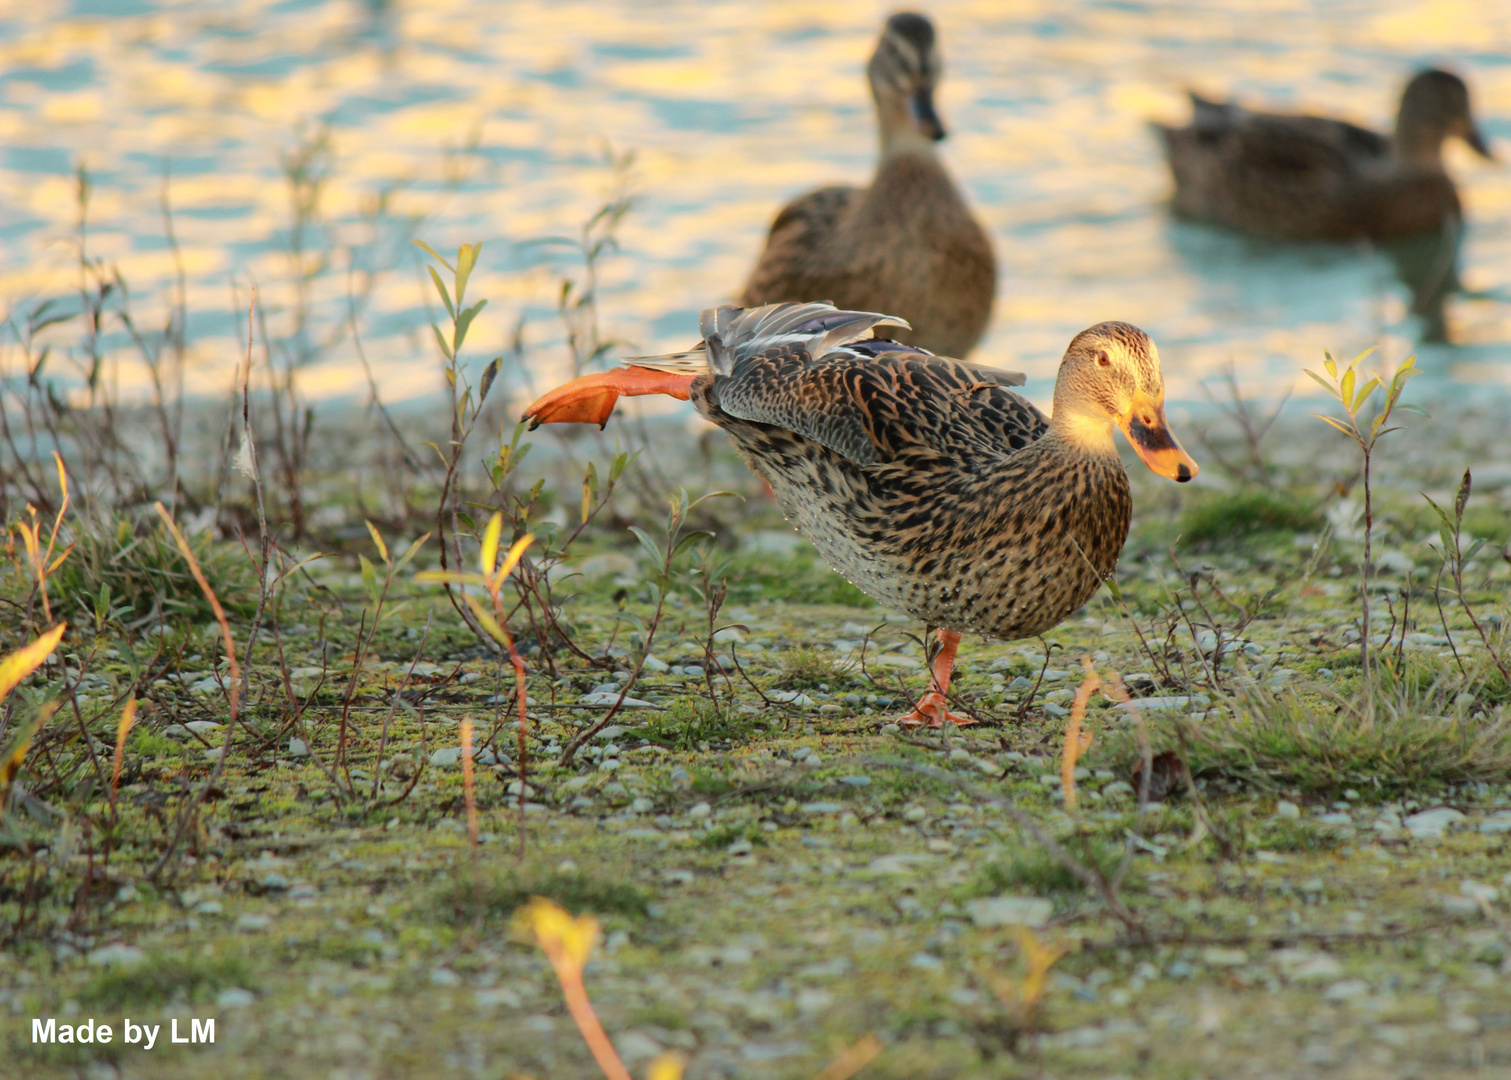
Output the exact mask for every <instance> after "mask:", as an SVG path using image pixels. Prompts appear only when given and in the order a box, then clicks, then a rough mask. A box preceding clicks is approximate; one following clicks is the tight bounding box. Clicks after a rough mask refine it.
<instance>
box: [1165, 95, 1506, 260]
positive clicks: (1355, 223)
mask: <svg viewBox="0 0 1511 1080" xmlns="http://www.w3.org/2000/svg"><path fill="white" fill-rule="evenodd" d="M1191 103H1192V106H1193V109H1194V116H1193V119H1192V122H1191V123H1190V124H1189V125H1187V126H1186V127H1182V128H1172V127H1165V126H1163V125H1158V124H1156V125H1155V128H1156V130H1157V131H1158V132H1159V134H1160V135H1161V137H1162V138H1163V141H1164V145H1165V157H1166V159H1167V160H1168V161H1169V163H1170V171H1171V173H1172V174H1173V175H1174V177H1175V200H1174V209H1175V212H1176V214H1178V215H1179V216H1181V217H1184V218H1189V219H1191V220H1194V221H1205V222H1209V223H1211V224H1213V225H1222V226H1225V227H1227V228H1230V229H1236V230H1238V231H1239V232H1245V233H1249V234H1251V235H1253V236H1264V237H1272V238H1276V239H1283V240H1350V239H1355V238H1359V237H1364V238H1368V239H1371V240H1385V239H1391V238H1395V237H1401V236H1412V235H1418V234H1422V233H1429V232H1436V231H1439V230H1441V229H1442V228H1443V227H1444V223H1445V222H1449V221H1451V222H1454V223H1456V222H1458V221H1459V220H1460V219H1462V217H1463V208H1462V206H1461V204H1460V202H1459V195H1458V189H1457V188H1456V187H1455V186H1454V183H1453V180H1452V178H1451V177H1450V176H1449V175H1448V172H1447V170H1446V169H1445V168H1444V167H1443V143H1444V142H1445V141H1446V140H1447V139H1448V138H1449V137H1451V136H1456V137H1458V138H1461V139H1463V140H1464V141H1465V142H1466V143H1468V144H1469V146H1470V147H1471V148H1473V149H1474V150H1475V152H1476V153H1478V154H1480V155H1481V156H1482V157H1485V158H1491V157H1492V155H1491V153H1490V148H1489V146H1488V145H1487V144H1486V143H1485V139H1484V136H1483V135H1481V134H1480V131H1479V128H1478V126H1477V125H1476V124H1475V122H1474V114H1473V112H1472V111H1471V109H1470V106H1469V88H1468V87H1467V86H1465V85H1464V80H1463V79H1461V78H1459V77H1458V76H1457V75H1454V74H1453V73H1451V72H1448V71H1441V70H1438V69H1436V68H1434V69H1431V70H1428V71H1423V72H1420V73H1419V74H1417V75H1416V76H1415V77H1414V78H1413V79H1412V80H1411V81H1410V82H1409V83H1407V84H1406V89H1405V91H1404V92H1403V93H1402V94H1401V108H1400V112H1399V114H1398V115H1397V118H1396V129H1395V133H1394V134H1392V135H1382V134H1380V133H1378V132H1375V131H1370V130H1368V129H1367V128H1362V127H1358V126H1356V125H1354V124H1350V123H1348V122H1346V121H1343V120H1333V119H1329V118H1327V117H1321V116H1308V115H1301V114H1286V113H1263V112H1251V111H1250V110H1248V109H1245V108H1244V107H1242V106H1241V105H1235V104H1231V103H1228V102H1218V101H1208V100H1207V99H1205V98H1202V97H1200V96H1199V95H1197V94H1195V93H1192V94H1191Z"/></svg>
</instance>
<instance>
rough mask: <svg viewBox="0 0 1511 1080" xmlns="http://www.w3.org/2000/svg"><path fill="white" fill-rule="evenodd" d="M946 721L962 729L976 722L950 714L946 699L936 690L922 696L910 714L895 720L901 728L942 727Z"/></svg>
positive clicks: (966, 717)
mask: <svg viewBox="0 0 1511 1080" xmlns="http://www.w3.org/2000/svg"><path fill="white" fill-rule="evenodd" d="M946 721H948V722H950V723H951V724H954V725H955V726H956V727H964V726H965V725H966V724H974V723H975V722H976V721H975V720H972V719H971V718H970V717H969V716H960V715H958V714H956V713H952V712H950V710H949V703H948V699H946V698H945V696H944V695H943V694H941V693H940V692H939V691H938V690H930V691H929V692H928V693H926V694H924V695H923V697H922V698H921V699H919V702H918V704H917V706H916V707H915V708H914V709H913V711H912V712H910V713H908V715H906V716H902V717H899V718H898V720H897V722H898V723H899V724H901V725H903V727H921V726H923V725H924V724H928V725H929V727H935V728H938V727H944V725H945V722H946Z"/></svg>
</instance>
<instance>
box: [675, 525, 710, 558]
mask: <svg viewBox="0 0 1511 1080" xmlns="http://www.w3.org/2000/svg"><path fill="white" fill-rule="evenodd" d="M713 538H714V534H713V533H711V532H709V531H708V530H706V529H694V530H693V531H692V532H690V533H688V534H687V535H686V536H684V537H683V538H682V539H681V540H678V541H677V546H676V547H674V548H672V558H673V559H675V558H676V557H677V556H678V555H681V554H682V553H683V552H684V551H686V550H687V549H688V548H689V547H691V546H692V545H693V544H695V543H697V542H698V541H699V540H712V539H713Z"/></svg>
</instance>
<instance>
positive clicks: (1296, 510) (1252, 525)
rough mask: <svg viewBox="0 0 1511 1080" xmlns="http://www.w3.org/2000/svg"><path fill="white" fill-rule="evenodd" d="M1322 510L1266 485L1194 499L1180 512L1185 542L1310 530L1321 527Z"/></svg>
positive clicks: (1217, 541)
mask: <svg viewBox="0 0 1511 1080" xmlns="http://www.w3.org/2000/svg"><path fill="white" fill-rule="evenodd" d="M1322 520H1323V519H1322V513H1321V511H1320V510H1318V508H1317V507H1316V505H1315V504H1313V503H1311V502H1310V501H1308V500H1305V499H1302V498H1300V497H1298V496H1294V495H1289V494H1286V493H1285V492H1281V491H1272V490H1269V489H1266V488H1252V489H1246V490H1243V491H1231V492H1223V493H1222V494H1220V495H1214V496H1212V497H1211V498H1208V499H1203V500H1200V501H1196V502H1193V503H1192V505H1191V506H1190V507H1189V508H1187V510H1186V511H1185V513H1183V514H1182V515H1181V519H1180V531H1181V540H1182V542H1183V543H1186V544H1221V543H1223V542H1224V541H1226V540H1229V539H1232V538H1233V537H1237V536H1252V535H1254V534H1256V533H1268V532H1293V533H1294V532H1311V531H1312V530H1315V529H1320V528H1321V527H1322Z"/></svg>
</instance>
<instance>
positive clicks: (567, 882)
mask: <svg viewBox="0 0 1511 1080" xmlns="http://www.w3.org/2000/svg"><path fill="white" fill-rule="evenodd" d="M479 893H480V894H481V896H482V903H483V920H484V921H485V922H500V921H505V920H507V919H509V918H510V917H511V916H512V915H513V914H514V912H515V911H517V910H518V909H519V908H521V907H523V906H524V905H525V904H526V903H528V902H529V900H530V898H531V897H532V896H544V897H546V898H547V899H550V900H554V901H555V902H556V903H557V904H560V905H561V906H562V907H563V908H565V909H566V910H567V911H569V912H572V913H573V914H580V913H585V912H591V913H592V914H594V915H598V916H604V915H622V916H625V917H626V918H631V919H643V918H645V917H647V916H648V915H649V914H650V901H651V897H650V894H649V893H648V892H646V891H645V890H644V889H642V888H640V887H639V886H638V885H634V884H631V883H630V882H628V881H624V880H622V879H617V878H611V877H600V876H597V875H594V874H589V873H585V872H583V871H580V870H572V871H563V870H552V871H549V872H532V871H529V870H520V871H516V872H512V873H509V874H507V875H505V876H503V877H499V878H495V879H494V880H493V881H491V882H490V881H486V880H485V881H484V882H483V884H482V888H481V890H476V889H474V886H473V882H472V879H471V876H470V875H459V876H458V877H457V878H456V879H455V880H453V881H450V882H448V883H447V884H446V885H444V886H442V887H441V888H440V889H438V890H437V891H436V893H435V895H434V896H433V898H432V904H431V907H432V910H433V911H434V912H435V913H436V915H438V916H439V917H440V919H441V920H442V921H443V922H447V923H450V924H452V925H454V926H468V925H471V923H472V921H473V915H474V912H475V910H476V904H477V897H478V895H479Z"/></svg>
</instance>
